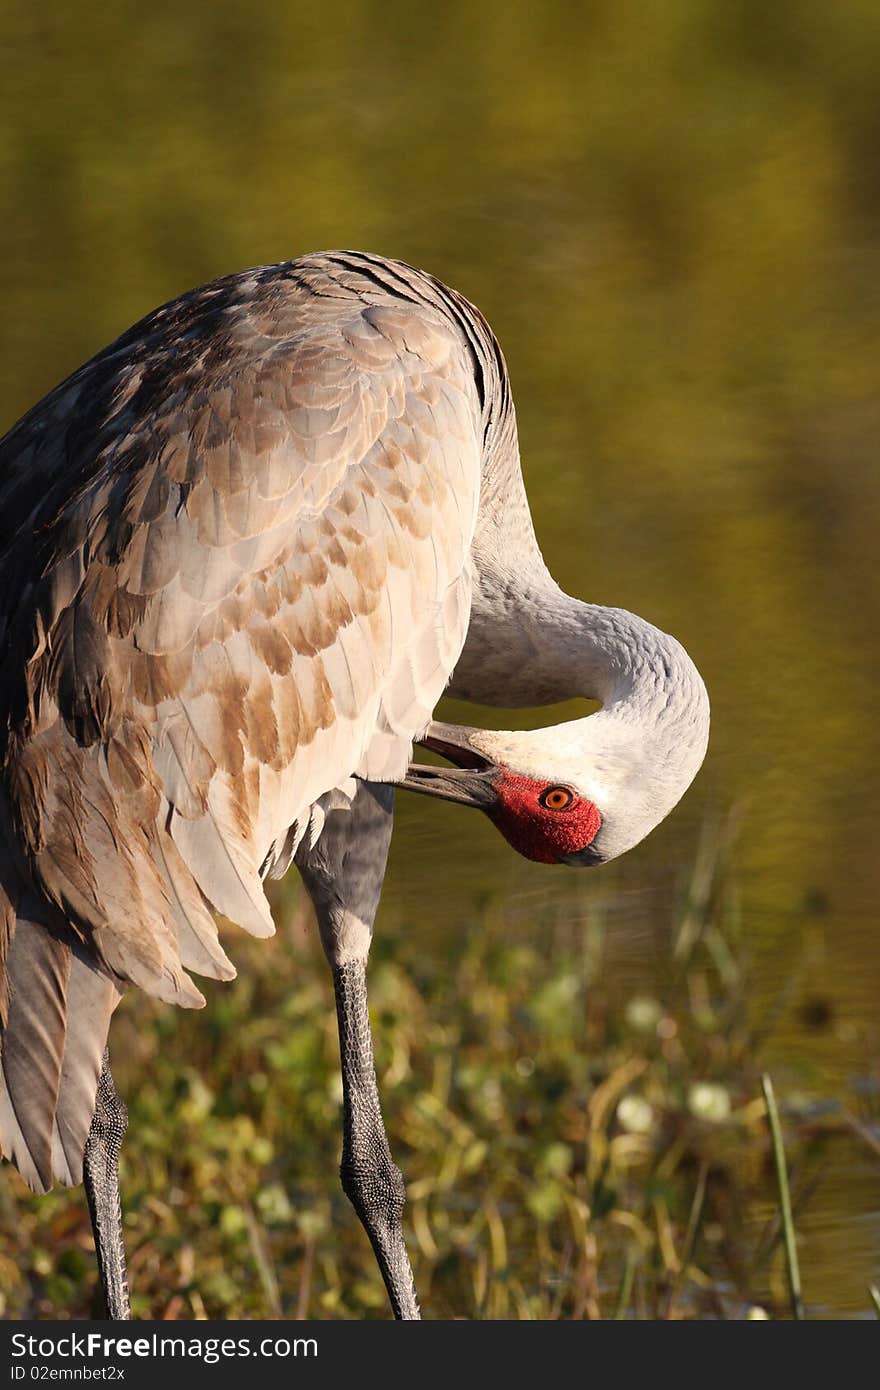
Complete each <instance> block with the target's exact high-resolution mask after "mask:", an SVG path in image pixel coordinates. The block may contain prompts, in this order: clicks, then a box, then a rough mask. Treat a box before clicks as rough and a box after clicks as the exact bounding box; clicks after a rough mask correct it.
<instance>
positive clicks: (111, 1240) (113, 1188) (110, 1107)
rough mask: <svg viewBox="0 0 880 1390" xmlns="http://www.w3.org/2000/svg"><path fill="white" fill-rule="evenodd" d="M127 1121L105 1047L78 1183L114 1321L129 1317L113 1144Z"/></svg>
mask: <svg viewBox="0 0 880 1390" xmlns="http://www.w3.org/2000/svg"><path fill="white" fill-rule="evenodd" d="M127 1125H128V1111H127V1109H126V1107H125V1102H124V1101H123V1100H121V1099H120V1097H119V1096H118V1095H117V1094H116V1088H115V1086H114V1085H113V1077H112V1076H111V1074H110V1056H109V1053H108V1051H107V1049H106V1048H105V1050H104V1065H103V1067H102V1068H101V1078H100V1080H99V1082H98V1094H97V1096H96V1098H95V1114H94V1118H93V1119H92V1127H91V1129H90V1131H89V1137H88V1139H87V1140H86V1147H85V1151H84V1154H83V1184H84V1186H85V1189H86V1197H87V1198H88V1203H89V1213H90V1215H91V1218H92V1231H93V1232H94V1236H95V1253H96V1254H97V1256H98V1273H99V1274H100V1276H101V1289H102V1291H103V1294H104V1303H105V1305H106V1308H107V1317H108V1318H110V1319H112V1320H114V1321H116V1320H122V1319H127V1318H130V1317H131V1306H130V1304H129V1301H128V1280H127V1279H126V1274H125V1246H124V1245H123V1242H122V1204H121V1202H120V1200H119V1150H120V1148H121V1147H122V1140H123V1138H124V1137H125V1130H126V1127H127Z"/></svg>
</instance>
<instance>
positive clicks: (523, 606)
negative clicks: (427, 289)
mask: <svg viewBox="0 0 880 1390" xmlns="http://www.w3.org/2000/svg"><path fill="white" fill-rule="evenodd" d="M446 294H447V295H449V298H450V305H451V307H452V310H453V311H454V313H455V316H456V319H457V321H458V322H459V325H460V327H461V328H462V331H463V332H464V333H465V336H466V338H467V340H468V343H469V346H470V349H471V351H472V354H473V358H474V361H475V363H476V364H477V365H478V370H479V377H480V380H481V382H482V389H481V396H482V400H483V420H482V428H483V462H482V478H481V487H480V508H479V515H478V519H477V527H476V532H475V535H474V538H473V541H472V545H471V563H472V568H473V598H472V607H471V618H470V625H469V628H468V635H467V640H466V642H465V646H464V650H463V652H462V654H461V657H460V658H459V662H458V665H457V666H456V669H455V671H454V673H453V677H452V681H451V684H450V688H449V693H450V694H452V695H456V696H458V697H460V698H462V699H466V700H473V701H475V702H477V703H480V704H487V705H500V706H508V707H509V706H525V705H545V704H554V703H556V702H557V701H561V700H567V699H571V698H577V697H581V698H587V699H594V700H598V701H599V703H600V704H601V705H602V709H601V710H600V711H599V712H598V713H597V714H595V715H592V716H589V717H588V718H586V719H582V720H577V721H574V723H573V724H572V725H570V726H568V727H569V728H570V729H571V730H572V731H573V734H574V736H575V738H576V740H577V742H578V743H579V745H580V747H581V751H582V752H583V754H584V755H585V756H589V755H590V754H591V752H592V750H594V749H595V752H596V757H597V758H600V759H601V761H602V763H603V765H605V766H606V767H609V768H611V767H616V768H617V774H616V775H617V776H618V778H619V779H620V780H622V781H626V782H629V781H631V779H632V777H633V775H634V774H636V773H637V772H638V770H639V769H643V768H644V767H645V764H646V761H647V760H650V761H651V764H652V766H653V767H654V769H655V770H656V769H659V771H660V776H661V779H662V778H664V776H667V777H668V781H669V784H670V786H669V788H668V791H669V792H670V793H671V790H672V787H673V784H676V785H679V784H680V789H681V790H680V791H679V793H678V794H679V795H680V794H681V791H683V790H684V788H685V787H686V786H687V785H688V784H689V783H690V781H691V779H692V777H693V776H694V774H695V773H696V771H697V768H698V767H699V766H700V763H701V762H702V760H703V756H704V754H705V750H706V742H707V739H708V731H709V701H708V697H707V695H706V689H705V686H704V685H703V682H702V679H701V678H700V674H699V672H698V671H697V669H696V667H695V666H694V663H693V662H692V661H691V659H690V657H689V656H688V654H687V652H686V651H685V650H684V648H683V647H682V646H681V644H680V643H679V642H677V641H676V640H675V638H674V637H670V636H669V635H668V634H667V633H665V632H661V631H660V630H659V629H658V628H656V627H654V626H652V624H651V623H648V622H646V621H645V620H644V619H642V618H639V617H636V615H635V614H633V613H628V612H626V611H625V610H624V609H621V608H603V607H600V606H598V605H595V604H588V603H581V602H579V601H578V600H577V599H573V598H571V597H570V596H569V595H568V594H565V593H563V591H562V590H561V589H560V588H559V586H558V585H557V584H556V583H555V581H554V580H553V578H552V576H551V575H550V573H549V571H548V570H547V567H546V565H545V564H544V561H543V558H542V556H541V552H540V549H539V547H538V542H537V540H536V538H535V532H534V527H533V525H532V518H531V513H530V511H529V504H528V499H527V498H526V493H525V488H524V486H523V479H522V471H521V469H520V463H519V447H518V443H517V430H516V414H515V411H514V406H513V399H512V396H511V392H510V384H509V381H508V377H507V368H506V366H505V363H504V358H503V356H502V354H501V350H500V348H499V347H498V343H497V341H496V339H495V337H494V335H493V334H492V332H491V329H489V327H488V324H486V322H485V320H484V319H483V318H482V315H480V314H479V313H478V312H477V311H476V310H475V309H473V307H472V306H470V305H467V304H465V303H464V301H462V300H461V299H460V298H459V297H458V296H451V295H450V294H449V292H448V291H447V292H446ZM453 300H454V304H453V303H452V301H453ZM558 736H559V730H558V729H557V738H558ZM532 742H533V746H537V745H536V744H535V742H534V740H533V741H532ZM664 769H666V772H665V773H664V771H663V770H664ZM675 799H676V800H677V796H676V797H675Z"/></svg>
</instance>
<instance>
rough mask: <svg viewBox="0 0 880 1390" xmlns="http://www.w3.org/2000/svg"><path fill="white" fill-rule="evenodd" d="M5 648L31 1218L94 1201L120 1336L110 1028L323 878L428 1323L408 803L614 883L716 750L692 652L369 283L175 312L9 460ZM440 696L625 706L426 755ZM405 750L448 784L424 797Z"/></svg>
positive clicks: (473, 365) (357, 1046)
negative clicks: (71, 1193)
mask: <svg viewBox="0 0 880 1390" xmlns="http://www.w3.org/2000/svg"><path fill="white" fill-rule="evenodd" d="M0 653H2V677H0V707H2V708H0V729H2V748H0V768H2V779H0V818H2V823H0V830H2V835H0V960H2V963H3V971H2V997H0V1019H2V1059H0V1060H2V1099H0V1141H2V1149H3V1152H4V1154H5V1155H6V1156H7V1157H9V1158H11V1159H12V1160H13V1161H14V1163H16V1164H17V1166H18V1169H19V1171H20V1172H21V1174H22V1175H23V1177H24V1178H25V1180H26V1181H27V1182H28V1183H29V1184H30V1186H31V1187H32V1188H33V1189H34V1190H35V1191H37V1192H43V1191H45V1190H46V1189H48V1188H49V1187H51V1186H52V1184H53V1183H55V1182H61V1183H66V1184H77V1183H79V1182H80V1181H84V1183H85V1186H86V1191H87V1196H88V1201H89V1207H90V1212H91V1218H92V1225H93V1229H94V1234H95V1245H96V1250H97V1254H98V1264H99V1271H100V1277H101V1283H102V1288H103V1292H104V1296H105V1301H106V1306H107V1312H108V1316H109V1317H111V1318H125V1317H128V1316H129V1315H130V1312H129V1302H128V1292H127V1285H126V1276H125V1261H124V1251H123V1243H122V1224H121V1214H120V1202H119V1187H118V1156H119V1148H120V1144H121V1141H122V1137H123V1134H124V1131H125V1124H126V1112H125V1107H124V1105H123V1103H122V1101H121V1100H120V1099H119V1097H118V1096H117V1094H116V1092H115V1090H114V1087H113V1081H112V1077H111V1073H110V1067H109V1059H108V1051H107V1036H108V1029H109V1024H110V1018H111V1015H112V1013H113V1010H114V1009H115V1007H116V1005H117V1003H118V1001H119V999H120V997H121V995H122V993H123V991H124V990H125V988H126V987H127V986H129V985H136V986H139V987H140V988H141V989H144V990H147V991H148V992H149V993H151V994H153V995H155V996H156V997H157V998H159V999H161V1000H165V1001H167V1002H169V1003H174V1004H179V1005H182V1006H184V1007H199V1006H201V1005H202V1004H203V1003H204V999H203V996H202V994H201V993H200V991H199V989H198V988H197V987H196V985H195V984H194V983H193V981H192V979H191V977H190V975H189V974H188V971H190V970H191V971H194V972H196V973H197V974H202V975H206V976H209V977H212V978H215V979H221V980H227V979H230V978H231V977H232V976H233V975H234V974H235V971H234V968H233V966H232V964H231V963H230V961H229V959H228V958H227V956H226V953H225V951H224V949H223V947H222V945H221V943H220V941H219V939H218V935H217V930H216V926H215V922H214V917H213V913H214V912H215V911H216V912H219V913H222V914H225V916H226V917H228V918H231V919H232V920H233V921H234V922H236V923H238V924H239V925H240V926H242V927H244V928H245V929H246V930H247V931H249V932H252V933H253V934H255V935H256V936H261V937H262V936H269V935H271V933H272V931H273V923H272V918H271V915H270V912H269V906H268V903H267V901H266V897H265V895H264V892H263V882H264V880H265V879H266V878H267V877H279V876H280V875H282V874H283V873H285V871H286V870H287V869H288V867H289V866H290V865H291V864H292V863H295V864H296V866H297V867H298V869H299V871H300V873H301V875H302V878H303V880H304V882H305V885H306V888H307V890H308V893H309V894H310V896H311V899H312V901H313V903H314V906H315V909H316V914H317V919H318V923H319V927H320V935H321V940H322V943H323V946H324V950H325V952H326V955H327V957H328V960H329V963H330V965H331V967H332V971H333V979H334V984H335V995H336V1008H337V1015H338V1025H339V1038H340V1050H341V1059H342V1076H343V1093H344V1101H343V1105H344V1139H343V1151H342V1165H341V1178H342V1183H343V1187H344V1189H345V1191H346V1193H347V1194H348V1196H349V1198H350V1199H351V1201H352V1203H353V1205H354V1207H355V1209H356V1211H357V1214H358V1216H359V1217H360V1219H361V1221H362V1223H363V1225H364V1227H365V1228H366V1231H367V1234H368V1235H369V1238H370V1240H371V1242H372V1245H373V1248H374V1250H375V1253H376V1256H377V1259H378V1263H379V1267H380V1269H381V1273H382V1276H383V1278H384V1280H385V1283H386V1286H387V1289H388V1293H389V1296H390V1300H391V1304H392V1308H393V1311H394V1313H395V1315H396V1316H397V1317H398V1318H416V1317H418V1316H419V1311H418V1303H417V1299H416V1293H415V1288H414V1285H413V1277H412V1272H411V1269H410V1265H409V1260H408V1257H407V1253H406V1248H405V1244H404V1238H403V1233H402V1222H401V1215H402V1208H403V1203H404V1186H403V1179H402V1176H401V1174H400V1172H399V1170H398V1169H397V1168H396V1167H395V1165H394V1163H393V1161H392V1159H391V1154H390V1152H389V1148H388V1143H387V1140H386V1137H385V1131H384V1127H383V1121H382V1116H381V1111H380V1105H379V1096H378V1091H377V1086H376V1077H375V1071H374V1065H373V1055H372V1042H371V1037H370V1027H369V1018H368V1013H367V994H366V961H367V953H368V950H369V946H370V938H371V934H372V929H373V921H374V918H375V914H376V909H377V905H378V901H379V893H380V889H381V885H382V880H383V876H384V871H385V861H386V855H387V850H388V844H389V840H390V835H391V823H392V799H393V794H394V793H393V789H394V786H395V785H400V786H403V787H409V788H412V789H414V790H416V791H418V792H420V793H422V794H426V795H434V796H440V797H445V798H449V799H452V800H454V801H458V802H461V803H463V804H466V805H470V806H476V807H479V808H480V809H481V810H483V811H484V812H485V813H486V814H487V815H488V816H489V817H490V818H491V819H492V821H493V822H494V823H495V824H496V825H497V826H498V828H499V829H500V830H501V832H502V833H503V834H504V835H505V836H506V838H507V839H508V840H509V841H510V843H511V844H512V845H513V847H514V848H515V849H517V850H518V851H519V852H520V853H521V854H523V855H526V856H527V857H529V858H530V859H533V860H537V861H540V862H544V863H560V862H562V863H566V864H575V865H593V864H600V863H602V862H604V861H605V860H608V859H610V858H612V857H613V856H615V855H618V854H621V853H623V852H624V851H625V850H627V849H629V848H631V847H632V846H633V845H635V844H636V843H637V842H638V841H639V840H641V839H642V838H643V836H645V835H646V834H647V833H648V832H649V831H650V830H651V829H652V827H653V826H655V825H656V824H657V823H658V822H659V821H660V820H661V819H662V818H663V817H664V816H665V815H666V814H667V813H668V812H669V811H670V810H671V808H672V807H673V806H674V805H675V803H676V802H677V801H678V800H679V798H680V797H681V795H682V794H683V792H684V791H685V789H686V788H687V787H688V785H689V784H690V782H691V780H692V778H693V777H694V775H695V774H696V772H697V769H698V768H699V766H700V764H701V762H702V760H703V756H704V752H705V748H706V741H707V736H708V725H709V711H708V701H707V696H706V692H705V688H704V685H703V682H702V680H701V678H700V676H699V674H698V672H697V670H696V668H695V666H694V665H693V663H692V661H691V660H690V658H689V657H688V656H687V654H686V652H685V651H684V649H683V648H682V647H681V646H680V645H679V643H678V642H677V641H676V640H675V639H674V638H672V637H669V636H667V635H665V634H664V633H662V632H660V631H658V630H657V629H656V628H655V627H652V626H651V625H650V624H649V623H647V622H645V621H643V620H642V619H640V618H637V617H635V616H633V615H632V614H630V613H627V612H624V611H622V610H620V609H615V608H604V607H597V606H593V605H589V604H586V603H581V602H579V601H577V600H575V599H573V598H569V597H568V596H567V595H566V594H564V593H563V592H562V591H561V590H560V589H559V588H558V587H557V586H556V584H555V583H554V581H553V580H552V578H551V577H550V575H549V573H548V571H547V569H546V568H545V565H544V562H543V560H542V558H541V554H540V551H539V549H538V545H537V542H536V540H535V535H534V531H533V528H532V522H531V518H530V515H529V509H528V504H527V501H526V497H525V492H524V489H523V484H522V478H521V474H520V468H519V458H518V450H517V436H516V423H515V417H514V408H513V402H512V400H511V394H510V387H509V383H508V377H507V371H506V368H505V364H504V359H503V357H502V355H501V351H500V348H499V346H498V344H497V342H496V340H495V338H494V336H493V334H492V332H491V330H490V329H489V327H488V325H487V323H486V321H485V320H484V319H483V317H482V316H481V314H480V313H479V312H478V310H477V309H475V308H474V307H473V306H472V305H471V304H469V303H468V302H467V301H466V300H464V299H463V298H462V297H461V296H460V295H458V294H456V293H455V292H454V291H453V290H450V289H448V288H446V287H445V286H444V285H442V284H441V283H440V282H439V281H437V280H436V279H434V278H432V277H431V276H430V275H427V274H424V273H422V272H420V271H418V270H415V269H413V268H412V267H410V266H407V265H404V264H402V263H400V262H396V261H390V260H386V259H383V258H380V257H378V256H374V255H365V254H359V253H353V252H331V253H326V254H322V255H312V256H306V257H304V258H302V259H301V260H297V261H291V262H287V263H284V264H280V265H274V266H267V267H262V268H259V269H255V270H248V271H245V272H243V273H241V274H236V275H230V276H227V277H226V278H224V279H220V280H217V281H214V282H213V283H212V284H209V285H205V286H203V287H202V288H200V289H196V290H193V291H192V292H191V293H189V294H185V295H183V296H182V297H181V298H179V299H176V300H173V301H172V302H171V303H169V304H166V305H165V306H164V307H163V308H160V309H157V310H156V311H155V312H154V313H152V314H149V315H148V316H147V317H146V318H145V319H143V320H141V322H140V323H138V324H136V325H135V326H134V327H133V328H131V329H130V330H129V331H128V332H127V333H124V334H123V335H122V337H120V338H119V339H117V341H116V342H114V343H113V344H111V346H110V347H108V348H107V349H106V350H105V351H103V352H101V353H99V354H98V355H97V356H96V357H94V358H93V359H92V360H91V361H90V362H87V363H86V364H85V366H83V367H81V368H80V369H79V370H78V371H76V372H74V373H73V375H72V376H70V377H69V378H68V379H67V380H66V381H65V382H63V383H62V384H61V385H60V386H59V387H57V388H56V389H55V390H54V391H52V392H51V393H50V394H49V395H48V396H47V397H46V398H45V399H44V400H43V401H41V402H40V403H39V404H38V405H36V406H35V407H34V408H33V409H32V410H31V411H30V413H29V414H27V415H26V416H25V417H24V418H23V419H22V420H21V421H20V422H19V423H18V424H17V425H15V426H14V427H13V428H12V430H10V432H9V433H8V434H7V435H6V436H5V438H4V439H3V440H2V442H0ZM450 678H451V684H450ZM447 686H448V687H449V688H450V690H451V692H452V693H454V694H456V695H458V696H461V697H463V698H465V699H469V700H474V701H479V702H482V703H485V704H493V703H494V704H499V705H505V706H525V705H540V704H546V703H549V702H555V701H558V700H561V699H565V698H568V697H570V696H584V697H591V698H594V699H596V700H598V701H600V702H601V709H600V710H598V711H597V712H596V713H595V714H592V715H590V716H588V717H585V718H582V719H576V720H573V721H571V722H568V723H565V724H561V725H557V726H555V727H553V728H544V729H539V730H537V731H536V732H531V733H521V732H520V733H517V732H506V733H498V732H486V731H481V730H476V729H470V728H463V727H453V726H449V725H445V724H438V723H433V724H432V723H431V715H432V711H433V709H434V706H435V704H436V702H437V700H438V699H439V697H440V695H441V692H442V691H443V690H444V689H445V688H446V687H447ZM414 741H417V742H421V743H422V744H425V745H427V746H429V747H431V748H434V749H435V750H437V751H438V752H440V753H442V754H444V755H445V756H446V758H447V761H448V762H449V763H450V764H451V765H450V766H447V767H445V768H440V767H420V766H419V765H410V758H411V754H412V745H413V742H414Z"/></svg>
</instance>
